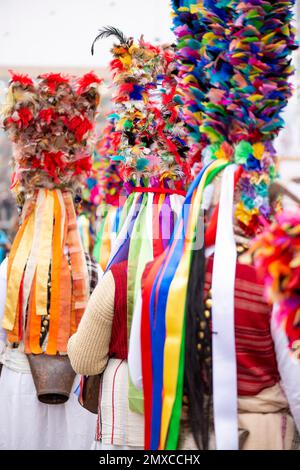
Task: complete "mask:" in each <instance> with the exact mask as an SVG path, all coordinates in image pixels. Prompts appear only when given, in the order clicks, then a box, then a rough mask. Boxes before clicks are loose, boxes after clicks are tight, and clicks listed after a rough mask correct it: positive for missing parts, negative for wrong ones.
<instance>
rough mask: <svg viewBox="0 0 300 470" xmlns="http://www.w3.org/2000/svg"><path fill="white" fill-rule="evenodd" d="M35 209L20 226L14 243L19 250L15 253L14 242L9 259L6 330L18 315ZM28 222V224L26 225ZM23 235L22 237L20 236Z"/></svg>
mask: <svg viewBox="0 0 300 470" xmlns="http://www.w3.org/2000/svg"><path fill="white" fill-rule="evenodd" d="M34 219H35V211H33V212H32V213H31V214H30V215H29V218H28V219H26V220H25V222H24V226H23V227H20V229H19V233H18V235H19V236H18V235H17V237H16V240H15V242H14V244H15V243H16V244H18V247H17V251H16V252H15V253H14V244H13V247H12V251H11V256H12V257H13V259H9V261H8V264H9V265H10V262H11V269H9V270H8V279H7V295H6V304H5V312H4V318H3V321H2V326H3V328H4V329H5V330H8V331H12V330H13V329H14V324H15V320H16V316H17V313H18V312H17V306H18V300H19V291H20V285H21V282H22V277H23V273H24V269H25V266H26V263H27V260H28V256H29V254H30V251H31V247H32V239H33V231H34ZM25 224H26V225H25ZM20 237H21V238H20Z"/></svg>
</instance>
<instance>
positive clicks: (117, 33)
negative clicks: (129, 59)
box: [91, 26, 130, 55]
mask: <svg viewBox="0 0 300 470" xmlns="http://www.w3.org/2000/svg"><path fill="white" fill-rule="evenodd" d="M112 36H114V37H115V38H117V39H118V41H119V42H120V44H122V45H129V43H130V38H127V37H126V36H125V35H124V33H122V31H121V30H120V29H118V28H115V27H114V26H104V27H103V28H101V29H99V34H98V35H97V36H96V37H95V39H94V41H93V44H92V47H91V53H92V55H94V46H95V43H96V42H97V41H98V40H99V39H107V38H110V37H112Z"/></svg>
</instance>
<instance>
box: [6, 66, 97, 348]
mask: <svg viewBox="0 0 300 470" xmlns="http://www.w3.org/2000/svg"><path fill="white" fill-rule="evenodd" d="M100 82H101V80H100V79H99V78H98V77H97V76H96V75H95V74H94V73H88V74H86V75H84V76H83V77H81V78H73V77H72V78H69V77H65V76H63V75H61V74H53V73H50V74H44V75H41V76H40V77H39V78H38V80H37V81H33V80H32V79H31V78H29V77H28V76H25V75H18V74H14V73H13V74H12V81H11V84H10V87H9V91H8V99H7V104H6V107H5V110H4V128H5V130H6V131H7V132H8V135H9V137H10V139H11V140H12V142H13V143H14V145H15V148H14V153H13V163H14V170H15V174H14V181H13V189H14V190H16V191H18V192H22V193H24V194H25V204H24V208H23V212H22V224H21V226H20V228H19V231H18V233H17V235H16V238H15V240H14V243H13V246H12V249H11V252H10V256H9V259H8V279H7V302H6V307H5V315H4V320H3V327H4V328H5V329H6V330H7V331H8V340H9V341H10V342H15V343H19V342H20V341H23V342H24V345H25V352H26V353H35V354H39V353H43V352H45V353H46V354H50V355H55V354H57V352H66V350H67V342H68V339H69V337H70V335H71V334H73V333H74V332H75V331H76V328H77V326H78V324H79V321H80V318H81V316H82V314H83V312H84V309H85V306H86V302H87V299H88V294H89V286H88V272H87V266H86V262H85V257H84V253H83V249H82V245H81V241H80V236H79V232H78V228H77V225H76V214H75V209H74V204H73V198H72V192H73V191H74V190H76V188H77V187H78V186H79V185H80V183H81V182H83V181H84V179H85V178H86V174H87V172H88V171H89V170H90V168H91V154H90V153H91V152H90V149H89V147H88V140H89V137H90V135H91V132H92V130H93V125H94V119H95V114H96V108H97V105H98V103H99V93H98V85H99V83H100Z"/></svg>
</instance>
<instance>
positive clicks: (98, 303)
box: [68, 271, 115, 375]
mask: <svg viewBox="0 0 300 470" xmlns="http://www.w3.org/2000/svg"><path fill="white" fill-rule="evenodd" d="M114 299H115V282H114V278H113V275H112V273H111V272H110V271H109V272H108V273H106V274H105V275H104V276H103V278H102V279H101V280H100V282H99V283H98V285H97V287H96V288H95V290H94V292H93V294H92V295H91V297H90V300H89V302H88V305H87V308H86V311H85V313H84V315H83V317H82V320H81V322H80V325H79V327H78V331H77V333H75V334H74V335H73V336H72V337H71V338H70V340H69V343H68V355H69V357H70V361H71V364H72V367H73V369H74V370H75V372H77V373H78V374H82V375H96V374H100V373H101V372H103V370H104V369H105V367H106V364H107V361H108V352H109V344H110V339H111V332H112V322H113V314H114Z"/></svg>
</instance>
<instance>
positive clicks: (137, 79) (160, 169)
mask: <svg viewBox="0 0 300 470" xmlns="http://www.w3.org/2000/svg"><path fill="white" fill-rule="evenodd" d="M110 35H113V36H116V37H117V39H118V40H119V41H120V44H119V45H115V46H114V48H113V50H112V52H113V55H114V60H113V61H112V62H111V70H112V73H113V82H114V85H115V93H114V98H113V101H114V103H115V113H116V114H117V115H118V121H117V122H116V131H118V132H120V133H121V140H120V146H119V149H118V155H119V160H120V171H121V174H122V176H123V179H124V180H125V181H127V182H129V183H130V185H131V186H144V187H155V186H157V187H160V186H161V187H163V186H165V187H170V188H174V189H184V186H185V185H186V184H187V183H188V182H189V180H190V170H189V167H188V164H187V159H186V153H187V151H188V148H187V146H186V142H185V139H184V138H185V135H186V131H185V128H184V124H183V122H181V121H180V120H179V119H178V112H177V109H176V106H175V102H174V100H173V98H174V94H175V87H176V79H175V76H176V64H175V61H174V50H173V48H172V47H166V48H163V47H158V46H152V45H151V44H149V43H147V42H145V41H144V39H143V38H141V39H140V40H139V41H138V42H134V41H133V39H126V38H124V36H123V35H122V34H121V33H120V32H116V30H115V28H106V29H103V31H101V32H100V34H99V36H98V37H99V38H102V37H108V36H110Z"/></svg>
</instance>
